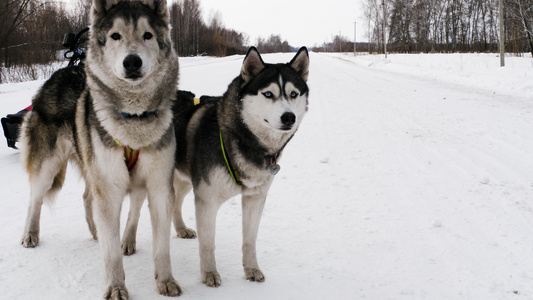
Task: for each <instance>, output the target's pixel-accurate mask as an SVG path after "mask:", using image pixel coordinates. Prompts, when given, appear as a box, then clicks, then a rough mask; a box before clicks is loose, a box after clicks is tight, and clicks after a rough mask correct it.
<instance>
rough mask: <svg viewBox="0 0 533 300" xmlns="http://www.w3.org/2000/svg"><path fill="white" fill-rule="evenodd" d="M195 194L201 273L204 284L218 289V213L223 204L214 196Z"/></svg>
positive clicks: (219, 281)
mask: <svg viewBox="0 0 533 300" xmlns="http://www.w3.org/2000/svg"><path fill="white" fill-rule="evenodd" d="M197 190H198V189H195V192H194V202H195V207H196V229H197V230H198V242H199V250H200V272H201V273H202V282H203V283H205V284H206V285H207V286H211V287H218V286H220V284H221V282H222V281H221V279H220V274H219V273H218V271H217V266H216V260H215V232H216V228H215V225H216V219H217V212H218V209H219V208H220V206H221V204H222V203H221V202H219V201H217V199H215V198H214V197H213V196H212V195H210V196H211V197H209V196H208V197H204V196H202V195H200V194H199V193H198V192H197Z"/></svg>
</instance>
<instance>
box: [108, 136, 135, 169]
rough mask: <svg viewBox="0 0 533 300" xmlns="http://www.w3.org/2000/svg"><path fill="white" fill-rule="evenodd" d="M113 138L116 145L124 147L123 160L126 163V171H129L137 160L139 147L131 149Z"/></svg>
mask: <svg viewBox="0 0 533 300" xmlns="http://www.w3.org/2000/svg"><path fill="white" fill-rule="evenodd" d="M113 139H114V140H115V143H117V145H119V146H120V147H122V148H124V162H125V163H126V167H127V168H128V172H130V173H131V171H132V170H133V168H135V165H136V164H137V161H138V160H139V154H140V153H141V149H131V148H130V147H128V146H124V145H122V144H121V143H120V142H119V141H118V140H117V139H115V138H113Z"/></svg>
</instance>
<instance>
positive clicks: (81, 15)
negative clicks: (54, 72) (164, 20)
mask: <svg viewBox="0 0 533 300" xmlns="http://www.w3.org/2000/svg"><path fill="white" fill-rule="evenodd" d="M169 2H170V1H169ZM91 3H92V0H77V1H75V4H74V7H72V6H68V8H67V4H66V3H64V2H61V1H50V0H2V1H1V2H0V59H1V62H0V71H1V70H2V68H9V67H11V66H17V65H33V64H46V63H48V62H50V61H53V60H57V55H58V53H60V50H62V49H63V48H62V41H63V36H64V34H65V33H68V32H73V33H77V32H78V31H80V30H81V29H83V28H85V27H87V26H88V22H89V20H88V19H89V12H90V10H89V9H90V6H91ZM169 10H170V18H171V23H172V24H171V25H172V32H171V35H172V39H173V41H174V42H175V43H174V46H175V47H176V50H177V52H178V54H179V55H180V56H195V55H212V56H226V55H233V54H243V53H246V45H248V44H249V37H248V35H246V34H245V33H242V32H238V31H235V30H233V29H227V28H225V27H224V24H222V21H221V20H222V16H221V15H220V13H218V12H217V13H214V15H212V16H210V17H209V20H208V22H207V24H206V22H205V21H204V20H203V18H202V11H201V6H200V1H199V0H179V1H174V2H171V3H170V7H169ZM255 45H256V47H257V48H258V49H259V51H260V52H263V53H269V52H288V51H291V50H292V49H291V48H290V47H289V43H288V42H287V41H285V40H282V38H281V36H280V35H271V36H270V37H267V38H259V39H258V40H257V41H256V43H255ZM0 83H1V79H0Z"/></svg>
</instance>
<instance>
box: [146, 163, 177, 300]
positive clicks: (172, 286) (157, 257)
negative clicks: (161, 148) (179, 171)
mask: <svg viewBox="0 0 533 300" xmlns="http://www.w3.org/2000/svg"><path fill="white" fill-rule="evenodd" d="M161 173H163V172H161ZM169 178H170V180H169ZM171 179H172V176H168V177H163V178H160V180H157V179H155V178H154V177H152V178H150V179H149V180H148V182H147V187H148V208H149V209H150V218H151V221H152V231H153V253H154V267H155V280H156V284H157V290H158V292H159V293H160V294H161V295H165V296H173V297H175V296H179V295H181V293H182V289H181V287H180V286H179V284H178V282H177V281H176V280H175V279H174V277H173V276H172V266H171V263H170V227H171V222H172V209H173V204H174V188H173V187H172V184H171ZM158 182H159V183H164V184H163V186H161V185H158V184H157V183H158Z"/></svg>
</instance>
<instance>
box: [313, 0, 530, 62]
mask: <svg viewBox="0 0 533 300" xmlns="http://www.w3.org/2000/svg"><path fill="white" fill-rule="evenodd" d="M503 2H504V24H505V49H506V52H511V53H524V52H531V53H532V54H533V0H504V1H503ZM383 6H385V7H383ZM361 8H362V11H363V17H364V23H363V24H360V23H359V22H358V23H357V27H358V28H364V31H365V32H367V39H368V43H357V49H358V51H368V52H371V53H376V52H380V53H383V49H384V47H383V30H385V33H386V40H387V51H388V52H396V53H420V52H426V53H428V52H497V51H498V47H499V37H500V34H499V26H500V22H499V16H500V13H499V0H362V7H361ZM383 8H385V9H383ZM384 15H385V17H384ZM384 20H385V22H384ZM358 30H359V29H358ZM350 40H352V39H349V38H346V37H342V36H338V35H337V36H335V37H334V38H333V41H332V42H331V43H327V44H323V46H321V47H320V48H319V49H315V51H318V50H321V51H350V49H351V51H353V42H352V41H350Z"/></svg>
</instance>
